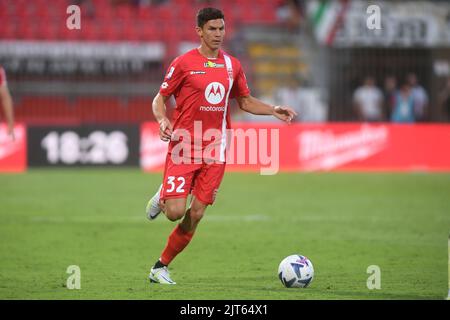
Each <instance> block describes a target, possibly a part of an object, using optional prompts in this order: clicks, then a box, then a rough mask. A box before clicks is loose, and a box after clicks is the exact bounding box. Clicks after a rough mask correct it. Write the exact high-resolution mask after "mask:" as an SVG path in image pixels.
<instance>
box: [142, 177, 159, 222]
mask: <svg viewBox="0 0 450 320" xmlns="http://www.w3.org/2000/svg"><path fill="white" fill-rule="evenodd" d="M161 189H162V185H160V186H159V189H158V192H156V194H155V195H154V196H153V198H151V199H150V200H149V201H148V203H147V206H146V207H145V213H147V218H148V219H149V220H154V219H156V217H158V216H159V214H160V213H161V211H162V210H161V207H160V206H159V195H160V193H161Z"/></svg>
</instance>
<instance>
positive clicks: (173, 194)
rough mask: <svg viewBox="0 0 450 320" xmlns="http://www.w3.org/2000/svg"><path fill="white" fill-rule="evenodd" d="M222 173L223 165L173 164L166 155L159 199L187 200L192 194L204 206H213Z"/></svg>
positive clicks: (223, 171)
mask: <svg viewBox="0 0 450 320" xmlns="http://www.w3.org/2000/svg"><path fill="white" fill-rule="evenodd" d="M224 173H225V163H210V164H208V163H199V164H174V163H173V162H172V158H171V156H170V154H168V155H167V157H166V165H165V168H164V180H163V187H162V189H161V194H160V199H162V200H167V199H174V198H187V196H188V195H189V194H190V193H192V194H193V195H194V196H195V197H196V198H197V199H198V200H200V201H201V202H203V203H204V204H213V203H214V200H215V198H216V194H217V191H218V189H219V186H220V183H221V182H222V178H223V174H224Z"/></svg>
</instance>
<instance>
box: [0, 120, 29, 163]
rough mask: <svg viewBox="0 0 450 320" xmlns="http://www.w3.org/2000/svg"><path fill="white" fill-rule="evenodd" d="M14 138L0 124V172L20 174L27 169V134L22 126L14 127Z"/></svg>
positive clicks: (3, 125)
mask: <svg viewBox="0 0 450 320" xmlns="http://www.w3.org/2000/svg"><path fill="white" fill-rule="evenodd" d="M14 137H15V139H14V140H12V138H11V137H10V136H9V135H8V127H7V125H6V124H1V123H0V172H22V171H25V170H26V168H27V134H26V128H25V126H24V125H22V124H16V125H15V126H14Z"/></svg>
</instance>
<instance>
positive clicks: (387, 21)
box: [0, 0, 450, 124]
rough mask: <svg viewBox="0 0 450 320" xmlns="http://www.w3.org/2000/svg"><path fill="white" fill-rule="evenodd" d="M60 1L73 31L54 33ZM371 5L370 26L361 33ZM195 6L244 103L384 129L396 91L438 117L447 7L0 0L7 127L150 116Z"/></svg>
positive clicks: (443, 102)
mask: <svg viewBox="0 0 450 320" xmlns="http://www.w3.org/2000/svg"><path fill="white" fill-rule="evenodd" d="M71 4H76V5H78V6H79V7H80V8H81V29H79V30H78V29H73V30H70V29H68V28H67V27H66V20H67V18H68V17H69V16H70V14H68V13H66V9H67V7H68V6H69V5H71ZM371 4H376V5H378V6H379V8H380V9H381V10H380V14H381V29H379V30H377V29H375V30H372V29H369V28H368V27H367V20H368V18H369V17H370V14H369V13H367V12H366V9H367V7H368V6H369V5H371ZM205 6H214V7H218V8H220V9H222V10H223V12H224V14H225V20H226V31H227V35H226V45H225V50H227V51H229V52H230V53H231V54H233V55H235V56H237V57H238V58H239V59H241V60H242V63H243V66H244V69H245V72H246V74H247V78H248V81H249V84H250V87H251V89H252V93H253V95H254V96H256V97H259V98H261V99H265V100H266V101H267V100H268V101H269V102H274V103H275V102H277V103H280V104H288V105H291V106H292V107H294V108H296V109H297V110H298V111H300V117H299V118H298V119H297V121H300V122H326V121H392V120H393V119H392V112H393V110H394V109H395V106H396V103H397V101H396V100H397V94H398V93H400V92H403V95H404V96H405V97H408V96H410V95H411V96H412V99H413V100H414V104H415V114H414V120H415V121H422V122H444V121H449V120H450V117H449V103H450V102H449V99H450V98H449V97H450V95H449V91H450V77H449V75H450V4H449V2H448V1H375V2H374V1H363V0H352V1H351V0H343V1H318V0H317V1H300V0H273V1H271V0H255V1H245V0H229V1H219V0H216V1H214V0H210V1H208V0H203V1H202V0H192V1H189V0H128V1H127V0H71V1H67V0H55V1H47V0H34V1H29V0H14V1H13V0H1V1H0V20H1V21H2V23H1V24H2V25H1V27H0V39H1V41H0V64H1V65H2V66H3V67H4V69H5V70H6V74H7V77H8V83H9V88H10V90H11V93H12V95H13V99H14V106H15V108H14V110H15V115H16V120H17V121H19V122H23V123H26V124H40V123H45V124H48V123H58V124H61V123H65V124H69V123H86V122H89V123H140V122H142V121H151V120H153V116H152V113H151V100H152V98H153V97H154V95H155V94H156V92H157V90H158V88H159V85H160V82H161V80H162V77H163V75H164V73H165V70H166V68H167V66H168V64H169V63H170V61H171V60H172V59H173V58H174V57H176V56H177V55H179V54H181V53H184V52H185V51H187V50H189V49H191V48H193V47H195V46H197V45H198V38H197V35H196V33H195V30H194V26H195V14H196V12H197V10H198V9H199V8H202V7H205ZM233 116H234V117H235V118H236V119H239V120H244V121H245V120H255V121H256V120H258V119H261V118H260V117H258V118H253V117H249V116H247V115H246V114H240V113H239V112H238V108H233ZM264 120H267V119H264ZM394 120H395V119H394Z"/></svg>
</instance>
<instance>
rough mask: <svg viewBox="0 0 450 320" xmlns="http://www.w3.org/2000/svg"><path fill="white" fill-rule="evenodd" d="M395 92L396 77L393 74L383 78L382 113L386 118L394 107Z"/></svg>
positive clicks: (388, 117)
mask: <svg viewBox="0 0 450 320" xmlns="http://www.w3.org/2000/svg"><path fill="white" fill-rule="evenodd" d="M396 93H397V78H396V77H395V76H393V75H390V76H387V77H386V78H385V79H384V88H383V95H384V114H385V118H386V119H390V118H391V112H392V110H393V109H394V103H395V95H396Z"/></svg>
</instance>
